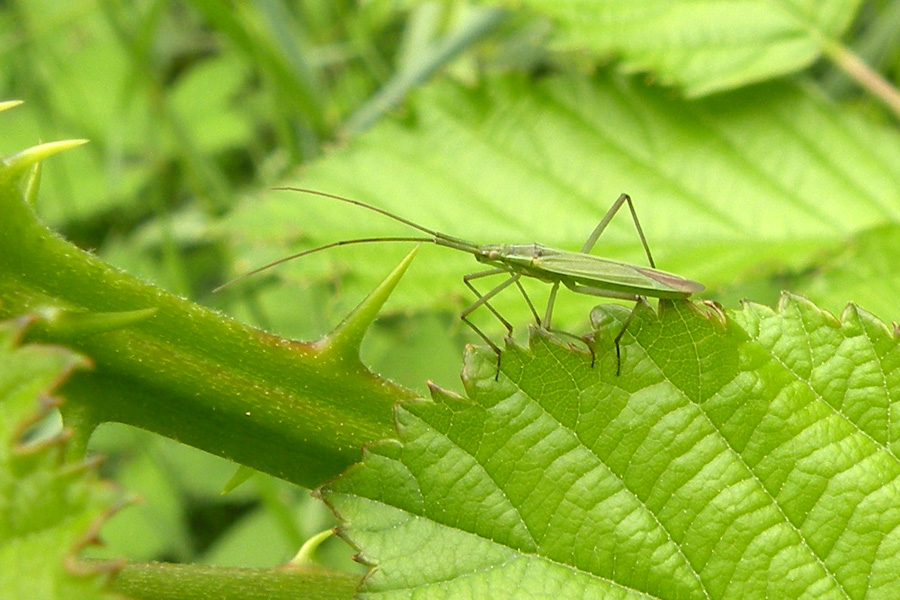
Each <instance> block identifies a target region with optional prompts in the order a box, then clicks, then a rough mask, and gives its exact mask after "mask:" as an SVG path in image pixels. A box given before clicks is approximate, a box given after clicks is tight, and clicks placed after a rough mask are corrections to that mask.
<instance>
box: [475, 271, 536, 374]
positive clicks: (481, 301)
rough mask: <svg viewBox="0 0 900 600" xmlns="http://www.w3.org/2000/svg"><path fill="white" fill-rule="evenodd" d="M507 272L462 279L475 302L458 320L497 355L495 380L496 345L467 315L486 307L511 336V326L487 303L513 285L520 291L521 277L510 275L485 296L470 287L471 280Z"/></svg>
mask: <svg viewBox="0 0 900 600" xmlns="http://www.w3.org/2000/svg"><path fill="white" fill-rule="evenodd" d="M508 272H509V271H507V270H506V269H500V268H497V269H490V270H488V271H481V272H478V273H470V274H469V275H466V276H465V277H463V283H465V284H466V287H468V288H469V289H470V290H472V293H473V294H475V296H477V300H475V302H473V303H472V304H470V305H469V306H467V307H466V308H465V310H463V311H462V312H461V313H460V314H459V318H460V319H461V320H462V321H463V322H464V323H465V324H466V325H468V326H469V327H471V328H472V331H474V332H475V333H477V334H478V335H479V337H481V339H483V340H484V341H485V342H487V344H488V346H490V347H491V349H492V350H493V351H494V354H496V355H497V372H496V374H495V375H494V379H495V380H496V379H498V378H499V377H500V348H499V347H498V346H497V344H495V343H494V342H493V341H492V340H491V338H489V337H488V336H487V334H486V333H484V332H483V331H481V330H480V329H479V328H478V326H477V325H475V323H473V322H472V321H470V320H469V315H470V314H472V312H473V311H474V310H476V309H477V308H478V307H480V306H482V305H483V306H487V308H488V310H490V311H491V313H493V315H494V316H495V317H497V319H498V320H499V321H500V322H501V323H503V326H504V327H506V331H507V335H508V336H512V331H513V328H512V325H511V324H510V322H509V321H507V320H506V319H504V318H503V315H501V314H500V313H499V312H497V309H495V308H494V307H493V306H491V303H490V302H489V300H490V299H491V298H493V297H494V296H496V295H497V294H499V293H500V292H502V291H503V290H505V289H506V288H507V287H509V286H510V285H512V284H513V283H515V284H517V285H518V286H519V289H520V290H521V289H522V284H521V283H519V279H520V278H521V276H522V275H521V273H516V274H514V275H512V276H511V277H510V278H509V279H507V280H506V281H504V282H503V283H501V284H500V285H498V286H497V287H495V288H494V289H492V290H491V291H489V292H487V293H486V294H482V293H481V292H479V291H478V289H477V288H476V287H475V286H474V285H472V280H473V279H479V278H481V277H489V276H491V275H499V274H500V273H508ZM522 293H524V290H522ZM526 298H527V296H526ZM529 304H530V301H529Z"/></svg>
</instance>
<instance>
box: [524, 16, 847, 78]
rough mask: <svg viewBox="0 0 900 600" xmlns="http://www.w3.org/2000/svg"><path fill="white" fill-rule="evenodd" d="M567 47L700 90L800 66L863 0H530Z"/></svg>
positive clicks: (808, 61) (829, 40) (834, 36)
mask: <svg viewBox="0 0 900 600" xmlns="http://www.w3.org/2000/svg"><path fill="white" fill-rule="evenodd" d="M523 4H525V5H527V6H529V7H531V8H532V9H534V10H535V11H537V12H539V13H541V14H545V15H547V16H549V17H551V18H553V21H554V24H555V25H556V26H557V27H558V31H557V33H556V39H557V41H558V43H559V44H560V45H561V46H563V47H564V48H569V49H578V50H583V49H589V50H590V51H593V52H595V53H597V54H600V55H609V54H612V55H615V56H618V57H621V60H622V67H623V68H624V69H625V70H626V71H649V72H651V73H652V74H653V75H655V76H656V77H658V78H659V79H660V80H661V81H662V82H663V83H666V84H674V85H678V86H681V87H682V88H684V91H685V93H686V94H687V95H688V96H701V95H705V94H709V93H712V92H717V91H722V90H727V89H732V88H736V87H740V86H743V85H747V84H748V83H755V82H758V81H764V80H767V79H771V78H773V77H778V76H780V75H785V74H787V73H793V72H795V71H799V70H801V69H804V68H806V67H808V66H809V65H811V64H812V63H813V62H814V61H815V60H817V59H818V58H820V57H821V56H822V54H823V50H825V47H826V45H827V44H829V43H835V42H836V41H837V40H838V39H839V38H840V37H841V36H842V35H843V34H844V32H846V31H847V29H848V27H849V26H850V24H851V23H852V21H853V18H854V16H855V15H856V12H857V10H858V9H859V6H860V5H861V4H862V2H861V0H853V1H850V2H847V1H843V0H742V1H741V2H734V1H732V0H711V1H706V2H668V1H667V0H652V1H650V2H630V1H629V0H606V1H604V2H599V3H594V2H583V1H580V0H563V1H557V0H549V1H548V0H527V1H526V2H524V3H523Z"/></svg>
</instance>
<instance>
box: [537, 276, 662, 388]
mask: <svg viewBox="0 0 900 600" xmlns="http://www.w3.org/2000/svg"><path fill="white" fill-rule="evenodd" d="M566 287H568V288H569V289H570V290H572V291H573V292H578V293H579V294H587V295H589V296H599V297H601V298H615V299H618V300H631V301H632V302H634V303H635V305H634V309H633V310H632V311H631V313H630V314H629V315H628V318H627V319H625V324H624V325H622V329H621V330H619V333H618V334H617V335H616V337H615V340H614V342H615V345H616V377H618V376H619V373H620V371H621V368H622V351H621V349H620V348H619V342H620V341H622V336H623V335H625V331H626V330H627V329H628V326H629V325H631V320H632V319H633V318H634V313H636V312H637V307H638V306H639V305H640V304H641V303H642V302H646V301H647V299H646V298H644V297H643V296H641V295H639V294H631V293H628V292H616V291H612V290H604V289H600V288H593V287H591V286H588V285H580V284H577V283H568V282H567V283H566ZM555 333H566V332H562V331H555ZM567 335H571V336H572V337H578V336H575V335H574V334H569V333H567ZM581 339H582V341H584V343H585V345H586V346H587V347H588V348H590V350H591V366H592V367H593V366H594V361H593V356H594V348H593V347H592V346H591V344H590V343H588V341H587V340H586V339H584V338H581Z"/></svg>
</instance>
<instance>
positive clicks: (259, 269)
mask: <svg viewBox="0 0 900 600" xmlns="http://www.w3.org/2000/svg"><path fill="white" fill-rule="evenodd" d="M371 242H429V243H432V244H433V243H435V240H434V238H427V237H377V238H357V239H352V240H341V241H339V242H331V243H330V244H325V245H324V246H317V247H315V248H310V249H309V250H304V251H302V252H297V253H294V254H291V255H290V256H285V257H283V258H279V259H278V260H273V261H272V262H270V263H266V264H264V265H263V266H261V267H256V268H255V269H253V270H252V271H247V272H246V273H244V274H243V275H239V276H238V277H235V278H234V279H232V280H231V281H228V282H226V283H223V284H222V285H220V286H219V287H217V288H215V289H214V290H213V293H216V292H218V291H220V290H223V289H225V288H227V287H230V286H232V285H233V284H235V283H237V282H239V281H243V280H244V279H246V278H248V277H251V276H253V275H256V274H257V273H262V272H263V271H267V270H268V269H271V268H272V267H277V266H278V265H280V264H283V263H286V262H289V261H292V260H294V259H295V258H300V257H301V256H308V255H310V254H315V253H316V252H321V251H322V250H328V249H329V248H336V247H337V246H349V245H351V244H368V243H371Z"/></svg>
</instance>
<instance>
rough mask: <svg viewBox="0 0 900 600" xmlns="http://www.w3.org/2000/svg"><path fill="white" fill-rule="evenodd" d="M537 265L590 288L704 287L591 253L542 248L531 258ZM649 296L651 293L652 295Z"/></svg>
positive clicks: (683, 290)
mask: <svg viewBox="0 0 900 600" xmlns="http://www.w3.org/2000/svg"><path fill="white" fill-rule="evenodd" d="M533 264H534V265H535V266H536V267H539V268H541V269H544V270H546V271H549V272H551V273H555V274H557V275H560V276H563V277H571V278H573V279H575V280H576V281H578V282H579V283H581V284H583V285H587V286H591V287H598V286H599V285H602V284H608V285H610V286H613V287H616V288H630V289H632V290H633V291H634V292H635V293H646V292H654V291H655V292H660V293H666V292H669V293H675V294H684V295H685V296H687V295H690V294H694V293H697V292H700V291H702V290H703V289H704V287H703V286H702V285H701V284H699V283H697V282H696V281H691V280H690V279H685V278H683V277H679V276H678V275H673V274H672V273H666V272H665V271H658V270H656V269H651V268H650V267H639V266H636V265H630V264H628V263H622V262H618V261H615V260H607V259H605V258H599V257H597V256H593V255H591V254H580V253H577V252H565V251H561V250H552V249H550V248H545V249H543V251H542V252H541V253H540V255H539V256H536V257H535V258H534V262H533ZM651 295H652V294H651Z"/></svg>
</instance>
